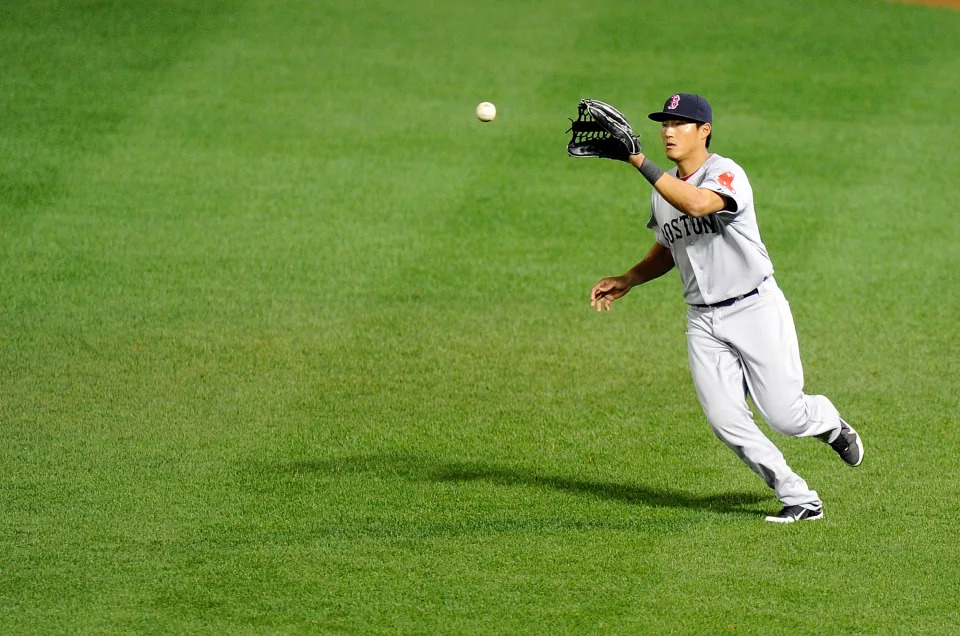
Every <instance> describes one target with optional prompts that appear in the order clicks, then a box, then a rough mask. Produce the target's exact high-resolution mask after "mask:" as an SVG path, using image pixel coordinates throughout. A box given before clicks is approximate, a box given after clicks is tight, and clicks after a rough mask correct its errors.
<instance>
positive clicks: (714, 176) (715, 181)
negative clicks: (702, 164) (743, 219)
mask: <svg viewBox="0 0 960 636" xmlns="http://www.w3.org/2000/svg"><path fill="white" fill-rule="evenodd" d="M700 187H701V188H706V189H707V190H713V191H714V192H716V193H717V194H719V195H720V196H722V197H723V198H724V199H726V200H727V202H728V204H731V203H732V205H728V207H727V209H725V210H721V211H720V212H718V213H717V214H718V215H719V216H720V217H721V218H722V219H724V220H725V221H731V220H733V218H734V217H735V216H737V214H739V213H740V212H742V211H743V210H745V209H746V208H748V207H750V206H751V205H752V204H753V188H752V187H751V186H750V181H749V180H748V179H747V174H746V173H745V172H744V171H743V168H741V167H740V166H739V165H737V164H736V163H735V162H734V161H731V160H730V159H726V158H724V159H723V160H722V161H718V162H716V164H715V165H712V166H710V167H709V168H708V170H707V174H705V175H704V179H703V181H702V182H701V183H700ZM730 208H733V209H730Z"/></svg>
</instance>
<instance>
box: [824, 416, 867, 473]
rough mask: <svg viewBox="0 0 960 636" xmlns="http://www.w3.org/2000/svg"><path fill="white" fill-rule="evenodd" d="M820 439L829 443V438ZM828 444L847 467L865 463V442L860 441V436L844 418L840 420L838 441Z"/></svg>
mask: <svg viewBox="0 0 960 636" xmlns="http://www.w3.org/2000/svg"><path fill="white" fill-rule="evenodd" d="M820 439H822V440H823V441H825V442H827V439H829V438H828V437H821V438H820ZM827 443H828V444H830V448H832V449H833V450H835V451H837V455H839V456H840V459H842V460H843V461H845V462H846V463H847V465H849V466H859V465H860V463H861V462H862V461H863V442H862V441H861V440H860V435H859V434H857V432H856V431H855V430H853V427H852V426H850V425H849V424H847V423H846V421H844V419H843V418H842V417H841V418H840V434H839V435H837V439H835V440H833V441H832V442H827Z"/></svg>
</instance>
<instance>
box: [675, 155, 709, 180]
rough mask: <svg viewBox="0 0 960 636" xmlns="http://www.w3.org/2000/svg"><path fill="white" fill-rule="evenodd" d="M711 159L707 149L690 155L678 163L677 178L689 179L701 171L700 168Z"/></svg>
mask: <svg viewBox="0 0 960 636" xmlns="http://www.w3.org/2000/svg"><path fill="white" fill-rule="evenodd" d="M709 158H710V151H709V150H707V149H706V148H697V149H696V150H694V151H693V152H691V153H690V154H689V155H687V156H685V157H684V158H683V159H680V160H679V161H676V162H674V163H676V164H677V176H678V177H680V178H681V179H682V178H684V177H689V176H690V175H692V174H693V173H694V172H696V171H697V170H699V169H700V167H701V166H702V165H703V164H704V163H706V161H707V159H709Z"/></svg>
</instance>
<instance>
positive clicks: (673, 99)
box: [667, 95, 680, 110]
mask: <svg viewBox="0 0 960 636" xmlns="http://www.w3.org/2000/svg"><path fill="white" fill-rule="evenodd" d="M679 105H680V96H679V95H674V96H673V97H671V98H670V105H669V106H667V108H669V109H670V110H673V109H674V108H676V107H677V106H679Z"/></svg>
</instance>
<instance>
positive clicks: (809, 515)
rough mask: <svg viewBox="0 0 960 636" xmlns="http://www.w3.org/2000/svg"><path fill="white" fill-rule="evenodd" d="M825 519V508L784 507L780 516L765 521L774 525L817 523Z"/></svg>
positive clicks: (772, 516) (770, 517)
mask: <svg viewBox="0 0 960 636" xmlns="http://www.w3.org/2000/svg"><path fill="white" fill-rule="evenodd" d="M817 519H823V507H822V506H821V507H819V508H804V507H803V506H784V507H783V510H781V511H780V514H778V515H776V516H774V515H770V516H768V517H766V518H765V521H772V522H773V523H793V522H795V521H816V520H817Z"/></svg>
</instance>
